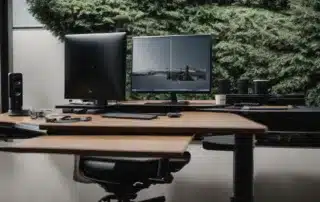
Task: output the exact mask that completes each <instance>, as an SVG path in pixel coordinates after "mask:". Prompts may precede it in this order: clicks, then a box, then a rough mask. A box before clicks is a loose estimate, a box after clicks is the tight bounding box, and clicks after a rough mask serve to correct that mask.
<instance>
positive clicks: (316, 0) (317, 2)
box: [312, 0, 320, 11]
mask: <svg viewBox="0 0 320 202" xmlns="http://www.w3.org/2000/svg"><path fill="white" fill-rule="evenodd" d="M312 6H313V8H314V10H316V11H320V0H313V2H312Z"/></svg>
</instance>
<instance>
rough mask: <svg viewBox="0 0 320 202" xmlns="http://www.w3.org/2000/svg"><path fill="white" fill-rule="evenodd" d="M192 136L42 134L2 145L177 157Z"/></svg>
mask: <svg viewBox="0 0 320 202" xmlns="http://www.w3.org/2000/svg"><path fill="white" fill-rule="evenodd" d="M192 138H193V137H192V136H118V135H109V136H41V137H36V138H31V139H27V140H23V141H21V142H18V143H13V144H11V145H8V146H6V147H0V151H4V152H17V153H51V154H52V153H54V154H75V155H92V156H99V155H112V156H140V157H143V156H148V157H149V156H157V157H163V156H178V155H181V154H183V153H184V152H185V151H186V149H187V147H188V145H189V143H190V141H191V140H192Z"/></svg>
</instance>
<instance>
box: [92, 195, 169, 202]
mask: <svg viewBox="0 0 320 202" xmlns="http://www.w3.org/2000/svg"><path fill="white" fill-rule="evenodd" d="M129 198H130V197H129ZM112 201H117V202H134V201H132V200H131V199H119V198H117V197H116V196H115V195H107V196H104V197H103V198H101V199H100V200H99V201H98V202H112ZM165 201H166V198H165V197H164V196H159V197H156V198H152V199H147V200H144V201H139V202H165ZM137 202H138V201H137Z"/></svg>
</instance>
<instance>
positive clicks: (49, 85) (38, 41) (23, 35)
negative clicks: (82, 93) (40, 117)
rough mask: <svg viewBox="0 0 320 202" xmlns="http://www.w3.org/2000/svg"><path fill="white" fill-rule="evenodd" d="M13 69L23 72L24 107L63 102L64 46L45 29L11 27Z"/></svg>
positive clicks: (38, 106) (39, 106)
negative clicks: (13, 28)
mask: <svg viewBox="0 0 320 202" xmlns="http://www.w3.org/2000/svg"><path fill="white" fill-rule="evenodd" d="M13 70H14V72H21V73H23V79H24V82H23V88H24V91H23V92H24V94H23V99H24V101H23V103H24V107H25V108H30V107H33V108H53V107H54V106H55V105H57V104H64V103H66V101H65V100H64V94H63V92H64V46H63V44H62V43H61V42H60V41H58V40H57V39H56V38H54V37H53V36H52V35H51V34H50V33H49V32H48V31H45V30H42V29H34V30H32V29H31V30H30V29H26V30H24V29H18V30H14V31H13Z"/></svg>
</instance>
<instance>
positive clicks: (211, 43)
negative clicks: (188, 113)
mask: <svg viewBox="0 0 320 202" xmlns="http://www.w3.org/2000/svg"><path fill="white" fill-rule="evenodd" d="M180 36H182V37H185V36H187V37H189V36H190V37H193V36H210V39H211V40H210V47H211V48H210V55H211V60H210V64H211V67H210V69H211V71H210V75H209V86H210V87H209V89H208V90H205V91H195V90H183V91H180V90H163V91H162V90H159V91H158V90H157V91H155V90H154V91H151V90H133V88H132V73H133V62H131V64H132V66H131V71H130V92H131V93H153V94H163V93H176V94H187V93H193V94H210V93H211V92H212V82H213V79H212V75H213V73H212V70H213V67H214V64H213V58H214V57H213V51H212V46H213V39H212V35H210V34H192V35H191V34H189V35H157V36H136V37H132V56H133V40H134V39H135V38H139V39H141V38H157V37H159V38H160V37H180ZM132 60H133V57H132Z"/></svg>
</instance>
